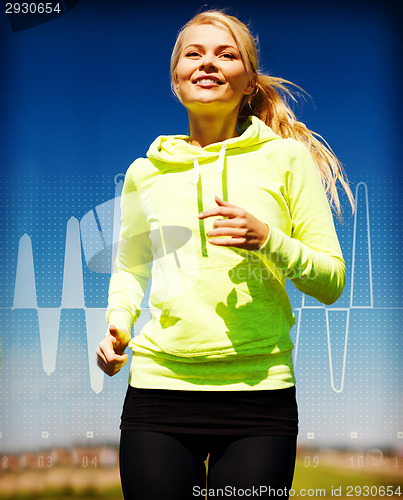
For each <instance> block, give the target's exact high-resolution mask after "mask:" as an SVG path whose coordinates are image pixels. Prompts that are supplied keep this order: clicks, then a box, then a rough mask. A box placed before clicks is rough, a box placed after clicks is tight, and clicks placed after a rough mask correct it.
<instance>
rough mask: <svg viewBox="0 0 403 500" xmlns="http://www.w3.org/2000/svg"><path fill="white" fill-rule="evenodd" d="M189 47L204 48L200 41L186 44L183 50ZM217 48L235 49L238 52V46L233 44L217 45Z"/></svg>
mask: <svg viewBox="0 0 403 500" xmlns="http://www.w3.org/2000/svg"><path fill="white" fill-rule="evenodd" d="M189 47H197V48H198V49H204V45H202V44H200V43H190V44H189V45H187V46H186V47H185V48H184V49H183V50H186V49H188V48H189ZM217 49H220V50H223V49H235V50H237V51H238V52H239V50H238V47H235V45H219V46H218V47H217Z"/></svg>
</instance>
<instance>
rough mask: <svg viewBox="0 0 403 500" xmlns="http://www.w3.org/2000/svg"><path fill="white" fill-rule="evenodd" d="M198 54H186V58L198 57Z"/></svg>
mask: <svg viewBox="0 0 403 500" xmlns="http://www.w3.org/2000/svg"><path fill="white" fill-rule="evenodd" d="M198 55H199V53H198V52H188V53H187V54H186V57H198Z"/></svg>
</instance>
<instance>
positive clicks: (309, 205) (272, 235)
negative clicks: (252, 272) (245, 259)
mask: <svg viewBox="0 0 403 500" xmlns="http://www.w3.org/2000/svg"><path fill="white" fill-rule="evenodd" d="M286 141H287V143H288V151H289V159H288V164H289V168H288V169H287V172H286V194H285V197H286V200H287V204H288V208H289V212H290V216H291V220H292V228H293V229H292V234H291V237H290V236H288V235H286V234H285V233H284V232H283V231H281V230H280V229H279V228H277V227H275V226H273V225H271V224H270V222H269V223H268V226H269V236H268V238H267V240H266V242H265V243H264V245H263V246H262V247H261V248H260V250H259V251H258V252H262V253H263V254H264V257H265V258H268V259H269V260H270V261H271V262H272V263H273V264H274V266H275V267H276V268H277V269H278V270H279V271H280V274H281V275H282V276H283V277H284V278H288V279H290V280H291V281H292V283H293V284H294V285H295V286H296V288H298V290H300V291H301V292H303V293H305V294H307V295H310V296H312V297H314V298H315V299H317V300H318V301H320V302H322V303H324V304H332V303H333V302H335V301H336V300H337V299H338V298H339V297H340V295H341V293H342V291H343V288H344V285H345V279H346V277H345V272H346V268H345V263H344V260H343V255H342V252H341V249H340V244H339V241H338V238H337V234H336V230H335V227H334V223H333V217H332V213H331V210H330V207H329V203H328V201H327V198H326V194H325V192H324V189H323V186H322V182H321V179H320V175H319V172H318V170H317V168H316V165H315V163H314V161H313V159H312V157H311V154H310V152H309V151H308V149H307V148H306V147H305V146H304V145H303V144H302V143H299V142H297V141H295V140H293V139H286Z"/></svg>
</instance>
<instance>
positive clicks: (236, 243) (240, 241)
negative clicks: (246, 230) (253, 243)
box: [207, 238, 247, 248]
mask: <svg viewBox="0 0 403 500" xmlns="http://www.w3.org/2000/svg"><path fill="white" fill-rule="evenodd" d="M207 241H208V242H209V243H211V244H212V245H216V246H219V247H240V248H242V247H244V246H245V244H246V243H247V240H246V238H214V239H212V240H207Z"/></svg>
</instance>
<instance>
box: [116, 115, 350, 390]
mask: <svg viewBox="0 0 403 500" xmlns="http://www.w3.org/2000/svg"><path fill="white" fill-rule="evenodd" d="M240 133H241V135H240V136H239V137H235V138H232V139H229V140H227V141H224V142H223V143H217V144H211V145H209V146H206V147H205V148H199V147H196V146H192V145H190V144H189V143H188V138H187V137H186V136H161V137H158V138H157V139H156V140H155V141H154V142H153V143H152V145H151V146H150V149H149V151H148V153H147V157H148V158H147V159H145V158H139V159H137V160H136V161H135V162H134V163H133V164H132V165H131V166H130V168H129V169H128V171H127V174H126V178H125V183H124V188H123V193H122V200H121V210H122V219H121V235H120V243H119V251H118V257H117V261H116V265H115V271H114V273H113V274H112V277H111V281H110V288H109V303H108V309H107V317H108V321H109V323H110V324H114V325H116V326H117V327H118V328H119V327H120V328H127V329H129V330H130V329H131V328H132V326H133V323H134V321H135V320H136V319H137V318H138V316H139V314H140V311H141V309H140V304H141V301H142V298H143V296H144V293H145V290H146V287H147V283H148V281H149V278H150V275H151V278H152V287H151V292H150V301H149V306H150V312H151V314H152V320H151V321H150V322H148V323H147V324H146V325H145V326H144V327H143V329H142V332H141V334H140V335H138V336H136V337H134V338H133V339H132V340H131V342H130V348H131V349H132V350H133V353H134V356H133V359H132V366H131V374H130V383H131V384H132V385H133V386H137V387H150V388H166V389H182V390H200V389H205V390H250V389H278V388H283V387H288V386H290V385H293V384H294V383H295V378H294V374H293V368H292V355H291V353H292V349H293V344H292V342H291V339H290V333H289V332H290V329H291V327H292V326H293V324H294V323H295V317H294V314H293V312H292V309H291V305H290V302H289V299H288V296H287V293H286V291H285V284H286V279H290V280H291V281H292V282H293V284H294V285H295V286H296V287H297V288H298V289H299V290H301V291H302V292H304V293H306V294H309V295H311V296H313V297H315V298H316V299H318V300H319V301H321V302H323V303H325V304H331V303H333V302H334V301H336V300H337V299H338V297H339V296H340V295H341V293H342V290H343V287H344V284H345V265H344V260H343V257H342V253H341V249H340V245H339V242H338V239H337V235H336V232H335V229H334V224H333V218H332V214H331V211H330V208H329V205H328V202H327V199H326V196H325V193H324V190H323V187H322V183H321V180H320V177H319V174H318V171H317V169H316V166H315V165H314V163H313V160H312V158H311V155H310V153H309V152H308V150H307V149H306V148H305V146H304V145H303V144H301V143H299V142H297V141H295V140H293V139H281V138H280V137H278V136H277V135H276V134H274V132H273V131H272V130H271V129H270V128H269V127H267V126H266V125H265V124H264V123H263V122H262V121H260V120H259V119H257V118H256V117H251V118H250V119H249V121H248V122H247V123H246V125H245V126H244V128H243V130H241V131H240ZM223 146H224V147H223ZM216 195H218V196H220V197H222V196H223V195H224V196H225V198H227V199H228V201H229V202H230V203H232V204H234V205H237V206H240V207H243V208H245V209H246V210H247V211H248V212H250V213H252V214H253V215H254V216H256V217H257V218H259V219H260V220H261V221H263V222H265V223H266V224H267V225H268V226H269V236H268V238H267V240H266V242H265V244H264V245H263V247H262V248H261V249H260V250H258V251H253V252H252V251H247V250H239V249H236V248H229V247H227V248H225V247H217V246H215V245H212V244H210V243H208V241H207V239H206V236H205V233H207V232H208V231H209V230H210V229H212V227H213V222H214V218H207V219H205V220H204V223H203V224H201V223H200V220H199V219H198V217H197V215H198V213H199V212H200V211H201V210H202V209H204V210H206V209H208V208H210V207H213V206H216V203H215V200H214V196H216ZM151 263H152V265H151Z"/></svg>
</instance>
